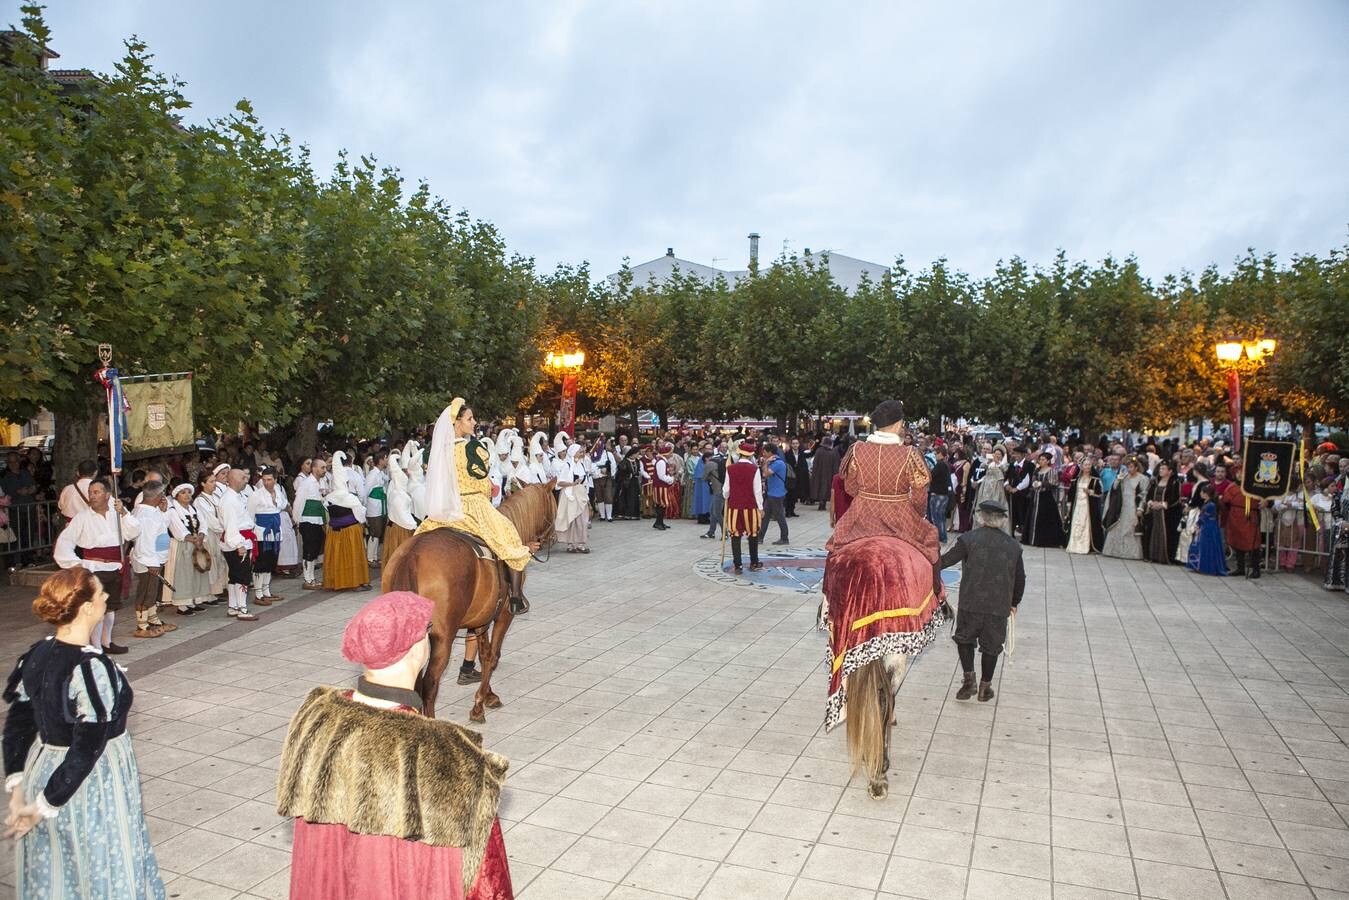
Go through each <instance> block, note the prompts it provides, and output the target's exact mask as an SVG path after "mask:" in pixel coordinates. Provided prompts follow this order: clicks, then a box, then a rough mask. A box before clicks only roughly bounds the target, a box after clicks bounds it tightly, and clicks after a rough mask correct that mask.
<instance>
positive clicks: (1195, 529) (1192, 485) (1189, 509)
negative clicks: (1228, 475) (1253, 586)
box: [1175, 463, 1225, 568]
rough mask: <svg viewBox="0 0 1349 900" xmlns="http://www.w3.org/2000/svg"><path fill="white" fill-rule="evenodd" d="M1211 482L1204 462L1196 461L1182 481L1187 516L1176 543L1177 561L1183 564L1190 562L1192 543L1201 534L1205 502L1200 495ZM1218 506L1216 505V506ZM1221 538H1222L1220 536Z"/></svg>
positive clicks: (1181, 488) (1183, 503) (1181, 489)
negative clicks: (1201, 519)
mask: <svg viewBox="0 0 1349 900" xmlns="http://www.w3.org/2000/svg"><path fill="white" fill-rule="evenodd" d="M1208 483H1209V479H1208V475H1207V474H1206V472H1205V469H1204V464H1203V463H1196V464H1195V465H1193V466H1191V467H1190V470H1189V472H1188V473H1187V474H1186V476H1185V481H1184V482H1182V483H1181V486H1180V491H1181V498H1182V506H1183V507H1184V508H1185V518H1184V519H1183V520H1182V521H1181V524H1180V540H1179V541H1177V543H1176V556H1175V559H1176V562H1178V563H1180V564H1181V565H1183V566H1188V565H1189V563H1190V545H1191V544H1192V543H1194V539H1195V538H1196V537H1198V535H1199V516H1200V515H1201V514H1202V512H1203V509H1204V502H1203V501H1202V500H1201V499H1200V497H1199V490H1200V488H1202V487H1203V486H1204V485H1206V484H1208ZM1215 508H1216V507H1215ZM1219 540H1221V538H1219ZM1224 568H1225V567H1224Z"/></svg>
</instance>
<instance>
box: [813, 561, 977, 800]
mask: <svg viewBox="0 0 1349 900" xmlns="http://www.w3.org/2000/svg"><path fill="white" fill-rule="evenodd" d="M823 588H824V596H825V599H824V601H823V602H822V604H821V616H820V626H821V628H822V629H823V630H825V631H828V632H829V635H830V641H829V647H830V651H829V655H830V659H831V663H832V665H831V671H830V685H829V702H828V704H827V705H826V713H825V728H826V730H828V729H830V728H833V727H834V726H835V725H837V724H838V722H839V720H840V719H842V720H844V721H845V722H846V724H847V726H848V729H847V733H848V756H849V757H850V759H851V761H852V767H853V768H852V771H853V774H856V773H857V772H858V771H859V770H860V771H861V772H862V773H863V774H865V775H866V778H867V783H868V784H867V788H868V793H870V795H871V797H872V798H873V799H876V800H883V799H884V798H885V797H886V796H888V795H889V793H890V785H889V782H888V780H887V779H886V772H887V771H889V769H890V732H891V729H892V728H893V726H894V725H895V724H896V723H895V694H896V693H897V692H898V691H899V688H900V685H901V684H903V682H904V675H905V672H906V671H907V669H908V662H909V659H910V657H913V656H916V655H918V653H920V652H922V650H923V648H924V647H926V646H927V645H928V644H929V643H931V642H932V640H933V639H934V638H935V637H936V636H937V633H938V631H939V630H940V627H941V625H942V623H943V622H945V621H946V620H947V617H948V616H949V614H950V607H949V606H947V605H946V601H945V599H944V594H945V591H944V589H943V588H942V587H941V582H940V579H938V578H934V570H933V566H932V563H930V562H928V561H927V560H926V558H925V557H924V556H923V554H922V552H921V551H919V550H918V549H917V548H916V547H915V546H914V545H912V544H909V543H907V542H905V541H902V540H899V539H898V538H895V537H890V536H888V535H875V536H871V537H866V538H862V539H860V540H856V541H853V542H852V543H849V544H847V545H845V546H844V547H842V548H841V549H839V550H836V551H833V552H831V553H830V554H829V559H828V561H827V562H826V564H825V575H824V584H823Z"/></svg>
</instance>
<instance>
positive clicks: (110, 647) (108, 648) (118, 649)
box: [103, 644, 128, 655]
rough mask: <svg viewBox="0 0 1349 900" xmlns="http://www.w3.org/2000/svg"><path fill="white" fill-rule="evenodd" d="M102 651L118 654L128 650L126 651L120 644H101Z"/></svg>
mask: <svg viewBox="0 0 1349 900" xmlns="http://www.w3.org/2000/svg"><path fill="white" fill-rule="evenodd" d="M103 652H104V653H111V654H113V655H120V654H122V653H126V652H128V651H127V649H126V648H125V647H123V646H122V645H121V644H104V645H103Z"/></svg>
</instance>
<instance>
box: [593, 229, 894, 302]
mask: <svg viewBox="0 0 1349 900" xmlns="http://www.w3.org/2000/svg"><path fill="white" fill-rule="evenodd" d="M758 258H759V235H757V234H751V235H750V236H749V259H750V264H751V265H754V264H755V263H756V262H757V261H758ZM798 258H799V259H800V260H801V261H802V262H803V263H812V264H814V265H816V266H824V267H827V268H828V269H829V274H830V275H831V276H832V277H833V279H834V282H835V283H836V284H838V285H839V286H840V287H842V288H843V289H844V290H845V291H847V292H848V293H852V292H853V291H855V290H856V289H857V287H858V286H859V285H860V284H861V283H862V277H863V275H865V276H866V277H868V278H869V279H870V280H871V281H873V282H879V281H880V280H881V278H882V277H884V276H885V274H886V273H887V272H889V271H890V267H889V266H883V265H881V264H880V263H873V262H867V261H866V260H864V259H858V258H857V257H855V256H847V255H846V254H843V253H836V252H834V251H832V250H825V251H822V252H818V253H812V252H811V250H810V248H809V247H807V248H806V249H805V251H804V252H802V254H801V255H800V257H798ZM676 268H677V269H678V270H679V271H680V272H683V273H684V274H686V275H693V276H694V277H696V278H698V279H701V280H703V281H707V282H713V281H716V280H717V279H718V278H725V279H726V283H727V284H731V285H734V284H735V283H736V282H737V281H739V280H740V279H742V278H744V277H746V276H747V275H749V270H748V269H718V268H716V267H715V266H705V265H703V264H702V263H696V262H693V261H692V260H688V259H680V258H679V257H678V256H675V252H674V248H673V247H669V248H667V249H666V251H665V255H664V256H658V257H656V258H655V259H653V260H650V261H648V262H644V263H638V264H637V265H635V266H632V267H631V269H630V270H631V272H632V283H633V286H634V287H640V286H642V285H645V284H647V283H648V282H649V281H651V280H652V279H654V280H655V281H656V283H657V284H662V283H664V282H665V281H668V280H669V278H670V276H671V275H672V274H673V273H674V271H675V269H676ZM609 281H611V282H614V283H617V281H618V273H617V272H615V273H613V274H612V275H610V276H609Z"/></svg>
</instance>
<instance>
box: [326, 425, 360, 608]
mask: <svg viewBox="0 0 1349 900" xmlns="http://www.w3.org/2000/svg"><path fill="white" fill-rule="evenodd" d="M351 471H352V470H351V469H350V467H348V466H347V465H346V454H344V453H343V452H342V451H341V450H338V451H336V452H335V453H333V470H332V476H333V489H332V490H331V491H329V492H328V496H327V497H325V498H324V506H325V507H326V509H327V512H328V534H327V536H326V537H325V538H324V541H323V589H324V590H325V591H350V590H365V589H366V588H368V587H369V586H370V562H369V561H368V560H367V559H366V555H365V541H364V540H363V536H364V534H365V532H364V530H363V527H362V526H363V525H364V524H365V502H364V501H363V500H361V498H360V495H359V494H358V493H357V491H356V490H355V489H354V487H353V482H352V481H351V480H350V478H349V477H348V476H349V475H350V473H351Z"/></svg>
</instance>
